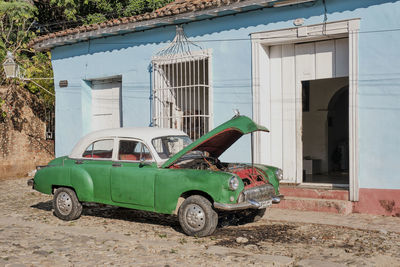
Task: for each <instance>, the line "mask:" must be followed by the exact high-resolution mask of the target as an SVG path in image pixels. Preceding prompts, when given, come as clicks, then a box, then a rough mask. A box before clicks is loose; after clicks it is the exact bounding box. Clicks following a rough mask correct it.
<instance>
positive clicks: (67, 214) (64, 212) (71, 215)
mask: <svg viewBox="0 0 400 267" xmlns="http://www.w3.org/2000/svg"><path fill="white" fill-rule="evenodd" d="M53 208H54V214H55V215H56V216H57V217H58V218H60V219H62V220H65V221H71V220H75V219H78V218H79V217H80V216H81V214H82V204H81V203H80V202H79V200H78V197H77V196H76V194H75V192H74V191H73V190H72V189H70V188H66V187H60V188H58V189H57V190H56V192H55V193H54V198H53Z"/></svg>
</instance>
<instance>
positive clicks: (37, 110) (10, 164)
mask: <svg viewBox="0 0 400 267" xmlns="http://www.w3.org/2000/svg"><path fill="white" fill-rule="evenodd" d="M0 98H1V99H3V100H4V103H3V105H2V106H1V107H0V109H1V111H4V112H5V113H6V116H5V117H3V116H0V160H1V161H0V179H3V178H12V177H23V176H26V175H27V174H28V173H29V172H31V171H32V170H34V169H35V166H37V165H44V164H47V163H48V162H49V161H50V160H51V159H53V158H54V141H53V140H46V136H45V134H46V123H45V112H46V111H45V108H44V105H43V103H42V102H41V101H40V100H39V98H38V97H37V96H36V95H34V94H32V93H30V92H29V91H28V90H26V89H24V88H21V87H19V86H17V85H10V86H7V87H0ZM0 113H1V112H0Z"/></svg>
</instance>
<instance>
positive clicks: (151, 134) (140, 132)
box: [69, 127, 187, 158]
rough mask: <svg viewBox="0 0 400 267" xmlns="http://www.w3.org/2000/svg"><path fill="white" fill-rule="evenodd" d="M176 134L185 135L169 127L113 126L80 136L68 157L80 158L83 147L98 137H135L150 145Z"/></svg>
mask: <svg viewBox="0 0 400 267" xmlns="http://www.w3.org/2000/svg"><path fill="white" fill-rule="evenodd" d="M171 135H173V136H176V135H186V136H187V134H186V133H184V132H183V131H180V130H177V129H169V128H157V127H126V128H114V129H105V130H99V131H95V132H91V133H89V134H87V135H85V136H84V137H82V138H81V139H80V140H79V142H78V143H77V144H76V145H75V146H74V148H73V149H72V151H71V153H70V154H69V157H70V158H81V157H82V153H83V152H84V151H85V149H86V148H87V147H88V146H89V145H90V144H91V143H93V142H94V141H96V140H98V139H106V138H115V137H119V138H135V139H139V140H142V141H144V142H145V143H147V144H148V145H151V140H153V139H154V138H157V137H161V136H171Z"/></svg>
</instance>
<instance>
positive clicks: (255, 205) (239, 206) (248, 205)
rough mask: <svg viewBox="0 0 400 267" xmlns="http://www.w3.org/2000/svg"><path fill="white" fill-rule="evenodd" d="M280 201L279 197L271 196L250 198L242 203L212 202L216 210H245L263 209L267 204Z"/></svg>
mask: <svg viewBox="0 0 400 267" xmlns="http://www.w3.org/2000/svg"><path fill="white" fill-rule="evenodd" d="M279 202H281V199H280V198H279V197H273V198H271V199H268V200H262V201H260V200H258V201H256V200H252V199H249V200H247V201H245V202H242V203H234V204H226V203H218V202H214V208H216V209H218V210H227V211H232V210H246V209H265V208H268V207H269V206H271V205H272V203H274V204H277V203H279Z"/></svg>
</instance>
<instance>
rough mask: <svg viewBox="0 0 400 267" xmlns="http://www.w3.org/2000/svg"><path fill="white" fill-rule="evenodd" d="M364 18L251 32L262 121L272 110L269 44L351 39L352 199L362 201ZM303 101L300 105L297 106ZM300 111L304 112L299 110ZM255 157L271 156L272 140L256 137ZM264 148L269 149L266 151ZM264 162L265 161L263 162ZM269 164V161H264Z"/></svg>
mask: <svg viewBox="0 0 400 267" xmlns="http://www.w3.org/2000/svg"><path fill="white" fill-rule="evenodd" d="M359 29H360V19H351V20H343V21H335V22H328V23H322V24H315V25H309V26H302V27H296V28H288V29H281V30H274V31H267V32H259V33H252V34H251V42H252V82H253V85H252V90H253V119H254V121H255V122H257V123H260V124H266V123H265V122H266V120H267V122H268V120H269V121H270V118H271V113H270V111H269V109H268V108H267V107H268V105H269V99H270V95H271V92H270V85H269V84H270V77H269V71H268V70H269V57H268V55H267V53H266V52H265V51H266V49H268V47H269V46H273V45H282V44H294V43H300V42H312V41H321V40H330V39H336V38H344V37H347V38H348V39H349V160H350V162H349V163H350V166H349V167H350V170H349V186H350V200H352V201H358V191H359V183H358V174H359V170H358V158H359V150H358V125H359V124H358V32H359ZM299 97H301V95H300V96H299V95H296V99H297V100H296V114H297V116H299V114H301V99H298V98H299ZM297 103H299V104H300V105H297ZM299 112H300V113H299ZM301 132H302V129H301V123H297V125H296V144H297V145H296V146H299V145H300V146H301V142H302V139H301V138H302V135H301ZM254 137H255V138H254V152H253V153H254V155H253V156H254V159H255V161H256V162H260V160H261V153H267V158H271V157H270V155H271V145H270V144H268V142H270V140H269V139H267V140H266V139H265V138H261V135H260V134H259V133H258V134H255V136H254ZM262 148H267V151H265V150H264V149H262ZM260 163H261V162H260ZM264 163H265V162H264ZM302 164H303V163H302V150H300V149H297V170H298V171H297V182H302V181H299V180H298V179H299V178H300V177H301V176H302V174H301V173H300V174H299V173H298V172H299V170H300V171H302Z"/></svg>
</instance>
